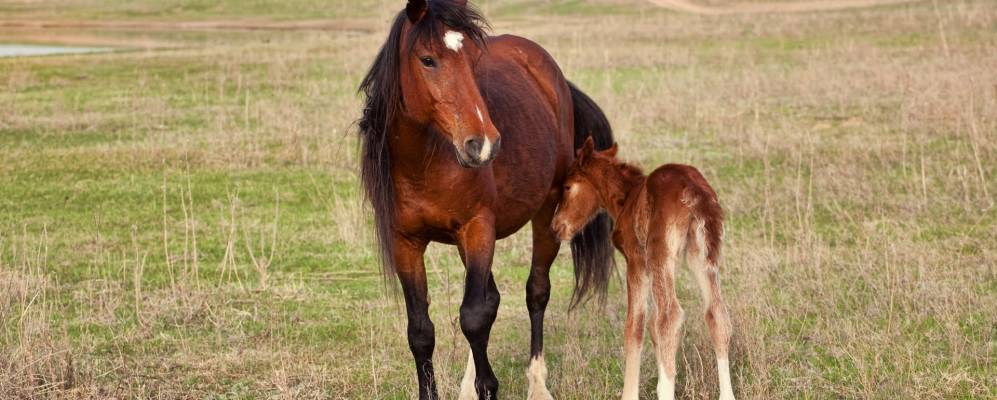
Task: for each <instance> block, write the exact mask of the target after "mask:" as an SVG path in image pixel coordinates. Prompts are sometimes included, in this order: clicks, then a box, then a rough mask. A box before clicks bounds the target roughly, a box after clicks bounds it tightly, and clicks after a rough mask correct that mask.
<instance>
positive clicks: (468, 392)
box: [457, 350, 478, 400]
mask: <svg viewBox="0 0 997 400" xmlns="http://www.w3.org/2000/svg"><path fill="white" fill-rule="evenodd" d="M474 379H475V370H474V355H473V354H472V353H471V350H467V367H466V368H465V369H464V379H461V381H460V396H458V397H457V398H458V399H459V400H478V392H477V391H476V390H474Z"/></svg>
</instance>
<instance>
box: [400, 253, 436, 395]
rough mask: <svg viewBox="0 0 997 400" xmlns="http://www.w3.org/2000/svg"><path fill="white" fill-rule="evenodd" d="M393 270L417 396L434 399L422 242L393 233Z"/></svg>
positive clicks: (432, 335)
mask: <svg viewBox="0 0 997 400" xmlns="http://www.w3.org/2000/svg"><path fill="white" fill-rule="evenodd" d="M393 246H394V254H395V270H396V271H397V272H398V280H399V281H401V284H402V291H403V292H404V295H405V308H406V311H407V313H408V344H409V349H410V350H412V357H414V358H415V369H416V374H417V375H418V378H419V399H420V400H435V399H438V398H439V396H438V395H437V392H436V376H435V374H434V372H433V348H434V347H435V346H436V338H435V335H436V333H435V331H434V328H433V321H432V320H430V319H429V296H428V294H427V288H426V266H425V264H423V254H424V253H425V251H426V242H416V241H413V240H411V239H408V238H405V237H404V236H402V235H396V236H395V238H394V240H393Z"/></svg>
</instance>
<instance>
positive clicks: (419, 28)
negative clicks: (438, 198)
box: [357, 0, 488, 278]
mask: <svg viewBox="0 0 997 400" xmlns="http://www.w3.org/2000/svg"><path fill="white" fill-rule="evenodd" d="M407 21H408V17H407V15H406V13H405V11H404V10H402V11H401V12H400V13H398V16H397V17H395V21H394V23H393V24H392V26H391V31H390V33H389V34H388V40H387V41H386V42H385V43H384V46H383V47H381V50H380V52H378V54H377V58H375V59H374V63H373V64H372V65H371V67H370V70H369V71H368V72H367V76H366V77H364V79H363V82H362V83H361V84H360V89H359V92H360V93H361V94H363V96H364V109H363V114H362V115H361V116H360V120H359V121H358V123H357V125H358V127H359V131H358V134H359V136H360V158H361V162H360V178H361V181H362V182H363V186H364V199H365V200H366V201H367V202H368V203H369V204H370V206H371V208H372V209H373V211H374V225H375V231H374V233H375V235H376V238H377V243H378V247H379V249H380V257H381V264H382V267H383V270H384V277H385V278H389V277H391V276H393V275H394V274H395V257H394V253H393V251H392V243H391V238H392V233H393V230H394V225H395V221H394V217H395V188H394V184H393V182H392V181H391V151H390V149H389V148H388V131H389V130H390V124H391V123H392V122H393V121H395V119H396V118H397V117H398V115H399V114H400V112H401V110H403V109H404V107H405V105H404V102H403V100H402V90H401V84H400V79H399V73H400V69H401V58H400V54H401V53H402V51H403V50H404V51H405V52H406V53H407V52H408V51H410V49H411V48H412V46H413V45H414V44H415V43H416V42H417V41H423V40H425V41H427V43H429V45H430V46H437V45H439V44H441V43H442V38H443V34H444V31H445V30H453V31H458V32H462V33H463V34H464V36H465V37H466V38H468V39H470V40H473V41H475V42H476V43H478V44H479V45H480V46H484V39H485V37H486V34H485V28H487V27H488V22H487V21H485V19H484V17H482V16H481V14H480V13H479V12H478V11H477V10H476V9H474V8H473V7H471V6H464V5H461V4H458V3H456V2H454V1H452V0H429V1H428V4H427V8H426V14H425V16H424V17H423V18H422V19H421V20H420V21H419V22H418V23H416V24H415V25H414V26H413V27H412V30H411V32H410V34H409V37H408V40H407V41H406V43H405V47H404V49H403V48H401V47H400V46H401V45H402V43H401V37H402V28H403V27H404V26H405V24H406V22H407Z"/></svg>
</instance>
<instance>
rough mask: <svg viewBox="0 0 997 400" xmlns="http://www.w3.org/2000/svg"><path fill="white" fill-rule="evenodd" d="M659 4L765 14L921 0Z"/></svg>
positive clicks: (674, 0) (658, 0) (666, 0)
mask: <svg viewBox="0 0 997 400" xmlns="http://www.w3.org/2000/svg"><path fill="white" fill-rule="evenodd" d="M650 1H651V3H654V4H656V5H658V6H661V7H665V8H670V9H672V10H676V11H682V12H687V13H693V14H704V15H721V14H764V13H786V12H807V11H831V10H845V9H849V8H866V7H875V6H881V5H890V4H903V3H912V2H915V1H920V0H806V1H794V2H772V3H733V4H729V5H726V6H721V7H712V6H704V5H700V4H696V3H694V2H692V1H688V0H650Z"/></svg>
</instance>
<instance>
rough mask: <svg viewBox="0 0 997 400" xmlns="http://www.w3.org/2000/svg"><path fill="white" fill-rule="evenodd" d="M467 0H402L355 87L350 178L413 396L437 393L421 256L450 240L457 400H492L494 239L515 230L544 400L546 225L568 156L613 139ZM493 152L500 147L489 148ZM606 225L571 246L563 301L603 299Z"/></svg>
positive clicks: (602, 120)
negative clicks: (455, 273)
mask: <svg viewBox="0 0 997 400" xmlns="http://www.w3.org/2000/svg"><path fill="white" fill-rule="evenodd" d="M485 27H487V23H486V22H485V21H484V19H483V18H482V17H481V16H480V14H479V13H478V12H477V11H475V10H474V9H473V8H471V7H469V6H468V5H467V1H466V0H433V1H431V2H429V3H428V4H427V2H426V1H425V0H422V1H417V0H410V1H409V2H408V4H407V6H406V8H405V10H404V11H402V12H400V13H399V14H398V16H397V18H396V19H395V21H394V24H393V25H392V27H391V31H390V34H389V36H388V40H387V42H386V43H385V44H384V47H383V48H382V49H381V50H380V53H379V54H378V55H377V58H376V60H375V61H374V64H373V66H372V67H371V69H370V71H369V72H368V74H367V76H366V78H364V80H363V83H362V84H361V86H360V91H361V92H362V93H363V94H364V95H365V96H366V105H365V108H364V111H363V115H362V117H361V119H360V121H359V128H360V129H359V131H360V132H359V133H360V139H361V147H362V149H361V153H362V154H361V156H362V165H361V175H362V180H363V184H364V189H365V192H366V197H367V200H368V201H369V202H370V204H371V206H372V208H373V211H374V220H375V225H376V229H375V231H376V234H377V238H378V243H379V246H380V250H381V257H382V262H383V264H384V270H385V273H386V276H391V275H393V274H397V276H398V279H399V281H400V282H401V286H402V290H403V294H404V298H405V305H406V310H407V313H408V341H409V348H410V350H411V351H412V355H413V356H414V358H415V366H416V372H417V375H418V380H419V398H420V399H435V398H436V397H437V390H436V382H435V378H434V373H433V361H432V357H433V348H434V343H435V339H434V331H433V329H434V328H433V323H432V321H431V320H430V318H429V311H428V308H429V299H428V296H427V285H426V271H425V266H424V264H423V253H424V252H425V250H426V246H427V244H428V243H429V242H430V241H435V242H440V243H447V244H453V245H456V246H457V249H458V251H459V253H460V256H461V260H463V262H464V266H465V268H466V270H467V273H466V278H465V285H464V299H463V302H462V303H461V306H460V327H461V330H462V331H463V333H464V336H465V337H466V338H467V341H468V343H469V344H470V348H471V355H470V356H469V360H468V367H467V371H466V373H465V377H464V383H463V384H462V385H461V386H462V387H461V397H462V398H475V397H477V398H481V399H485V398H492V399H494V398H497V396H498V381H497V380H496V378H495V374H494V373H493V372H492V369H491V366H490V364H489V362H488V355H487V347H488V337H489V333H490V331H491V327H492V323H493V322H494V321H495V316H496V313H497V311H498V305H499V291H498V287H497V286H496V285H495V280H494V278H493V276H492V272H491V269H492V258H493V253H494V250H495V241H496V240H498V239H502V238H504V237H507V236H509V235H511V234H513V233H515V232H516V231H518V230H519V229H520V228H522V227H523V226H524V225H526V223H527V222H531V223H532V227H533V259H532V265H531V267H530V268H531V269H530V277H529V280H528V281H527V282H526V302H527V308H528V309H529V312H530V322H531V342H532V343H531V347H530V356H531V358H530V366H529V368H528V370H527V375H528V377H529V382H530V388H529V392H530V397H531V398H550V393H549V392H548V391H547V388H546V383H545V382H544V380H545V379H546V365H545V364H544V358H543V318H544V311H545V309H546V307H547V301H548V299H549V297H550V279H549V271H550V266H551V264H552V263H553V261H554V258H555V257H556V256H557V253H558V249H559V248H560V244H559V241H558V239H557V237H555V235H554V233H553V232H552V231H551V229H550V222H551V219H552V218H553V215H554V209H555V207H556V205H557V203H558V201H559V200H560V198H561V187H562V183H563V182H564V180H565V178H566V175H567V172H568V168H569V167H570V166H571V163H572V161H573V160H574V153H575V152H574V149H575V148H577V147H579V146H581V144H582V143H583V142H584V139H585V138H587V137H589V136H592V137H594V138H595V140H596V144H597V145H599V148H600V149H603V148H608V147H609V146H611V145H612V144H613V138H612V132H611V129H610V127H609V123H608V122H607V120H606V117H605V115H603V113H602V111H601V110H600V109H599V107H598V106H596V105H595V103H594V102H592V100H591V99H589V98H588V97H587V96H586V95H585V94H583V93H582V92H580V91H579V90H578V89H576V88H575V87H574V86H572V85H571V84H569V83H568V81H567V80H565V78H564V76H563V75H562V73H561V71H560V69H559V68H558V66H557V64H556V63H555V62H554V60H553V59H552V58H551V56H550V55H549V54H547V52H546V51H545V50H544V49H543V48H541V47H540V46H539V45H537V44H535V43H533V42H530V41H529V40H526V39H523V38H520V37H515V36H495V37H491V36H488V35H486V33H485V32H484V28H485ZM500 149H501V153H500ZM609 232H610V222H609V220H608V218H606V217H605V216H603V217H601V218H599V219H597V220H596V221H594V222H593V223H592V224H590V225H589V226H588V227H587V228H586V229H585V231H584V232H583V234H582V235H580V237H579V238H577V239H575V240H574V241H573V242H572V244H571V249H572V253H573V258H574V263H575V296H574V299H573V300H574V302H575V303H577V302H578V301H579V300H580V299H583V298H584V297H585V295H586V292H587V291H588V290H589V289H594V290H596V291H598V292H601V293H604V292H605V287H606V283H607V280H608V277H609V273H610V270H611V269H612V260H613V259H612V257H613V250H612V246H611V244H610V241H609Z"/></svg>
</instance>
